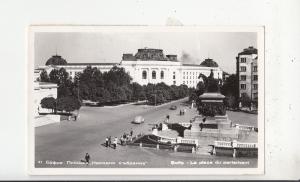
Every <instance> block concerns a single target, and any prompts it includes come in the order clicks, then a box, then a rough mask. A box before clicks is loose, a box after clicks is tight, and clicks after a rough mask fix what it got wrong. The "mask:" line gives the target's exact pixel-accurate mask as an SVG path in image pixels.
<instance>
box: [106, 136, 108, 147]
mask: <svg viewBox="0 0 300 182" xmlns="http://www.w3.org/2000/svg"><path fill="white" fill-rule="evenodd" d="M105 147H108V137H106V138H105Z"/></svg>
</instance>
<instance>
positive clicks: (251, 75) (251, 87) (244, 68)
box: [236, 47, 258, 102]
mask: <svg viewBox="0 0 300 182" xmlns="http://www.w3.org/2000/svg"><path fill="white" fill-rule="evenodd" d="M257 58H258V57H257V49H256V48H253V47H248V48H246V49H244V50H243V51H242V52H240V53H239V54H238V56H237V57H236V66H237V67H236V71H237V76H238V77H239V96H240V97H243V96H248V97H249V98H250V99H251V101H252V102H255V101H257V100H258V72H257V69H258V68H257Z"/></svg>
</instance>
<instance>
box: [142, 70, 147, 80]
mask: <svg viewBox="0 0 300 182" xmlns="http://www.w3.org/2000/svg"><path fill="white" fill-rule="evenodd" d="M142 77H143V79H147V72H146V71H143V73H142Z"/></svg>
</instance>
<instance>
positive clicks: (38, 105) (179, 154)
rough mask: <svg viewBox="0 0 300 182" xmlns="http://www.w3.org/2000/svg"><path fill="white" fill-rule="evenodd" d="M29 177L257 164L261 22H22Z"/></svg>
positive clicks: (197, 171)
mask: <svg viewBox="0 0 300 182" xmlns="http://www.w3.org/2000/svg"><path fill="white" fill-rule="evenodd" d="M27 75H28V77H27V86H28V93H27V94H28V97H27V98H28V99H27V105H28V171H29V173H30V174H33V175H56V174H60V175H61V174H69V175H70V174H74V175H78V174H96V175H97V174H98V175H187V174H193V175H222V174H231V175H243V174H263V173H264V27H239V26H232V27H230V26H226V27H222V26H220V27H218V26H216V27H205V26H203V27H202V26H43V25H38V26H30V27H29V29H28V74H27Z"/></svg>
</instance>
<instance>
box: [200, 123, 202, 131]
mask: <svg viewBox="0 0 300 182" xmlns="http://www.w3.org/2000/svg"><path fill="white" fill-rule="evenodd" d="M199 126H200V131H202V129H203V123H200V125H199Z"/></svg>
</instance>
